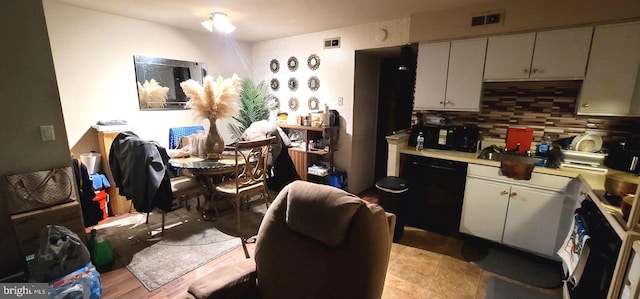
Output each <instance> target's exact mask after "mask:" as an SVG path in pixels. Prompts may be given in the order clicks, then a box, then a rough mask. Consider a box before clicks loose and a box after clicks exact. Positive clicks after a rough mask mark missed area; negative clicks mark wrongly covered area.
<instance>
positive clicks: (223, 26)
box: [200, 12, 236, 34]
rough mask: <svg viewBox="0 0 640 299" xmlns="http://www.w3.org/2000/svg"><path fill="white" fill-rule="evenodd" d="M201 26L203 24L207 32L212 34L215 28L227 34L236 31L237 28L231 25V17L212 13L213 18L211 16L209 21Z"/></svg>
mask: <svg viewBox="0 0 640 299" xmlns="http://www.w3.org/2000/svg"><path fill="white" fill-rule="evenodd" d="M200 24H202V26H203V27H204V28H207V30H209V31H211V32H213V28H214V27H215V28H216V30H218V31H220V32H224V33H227V34H228V33H231V32H233V31H234V30H236V26H233V24H231V21H229V17H227V14H225V13H222V12H214V13H212V14H211V16H209V19H207V20H205V21H202V22H201V23H200Z"/></svg>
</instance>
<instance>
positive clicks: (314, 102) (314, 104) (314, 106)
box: [308, 97, 320, 110]
mask: <svg viewBox="0 0 640 299" xmlns="http://www.w3.org/2000/svg"><path fill="white" fill-rule="evenodd" d="M308 105H309V110H318V109H320V100H318V98H316V97H310V98H309V103H308Z"/></svg>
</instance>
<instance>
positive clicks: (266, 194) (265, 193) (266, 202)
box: [262, 186, 271, 209]
mask: <svg viewBox="0 0 640 299" xmlns="http://www.w3.org/2000/svg"><path fill="white" fill-rule="evenodd" d="M262 196H263V197H262V198H264V205H265V206H266V207H267V209H268V208H269V202H270V201H271V198H270V196H269V189H267V186H265V188H264V190H262Z"/></svg>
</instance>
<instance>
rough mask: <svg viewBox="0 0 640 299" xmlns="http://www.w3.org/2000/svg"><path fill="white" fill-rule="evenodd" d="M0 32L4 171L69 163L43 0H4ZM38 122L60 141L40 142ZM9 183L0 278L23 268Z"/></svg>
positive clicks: (0, 226)
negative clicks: (11, 214)
mask: <svg viewBox="0 0 640 299" xmlns="http://www.w3.org/2000/svg"><path fill="white" fill-rule="evenodd" d="M0 36H2V47H0V60H1V61H2V62H0V65H1V66H2V67H0V82H2V84H0V101H2V103H3V106H4V108H3V109H0V128H1V130H2V140H3V146H2V147H0V176H3V177H4V176H5V175H8V174H15V173H25V172H31V171H36V170H43V169H51V168H57V167H64V166H69V165H71V159H70V158H69V148H68V146H67V136H66V134H65V124H64V119H63V118H62V108H61V107H60V98H59V96H58V89H57V86H56V76H55V73H54V69H53V61H52V59H51V49H50V48H49V40H48V39H47V27H46V24H45V21H44V12H43V9H42V3H41V1H40V0H15V1H0ZM40 125H52V126H53V128H54V130H55V137H56V140H55V141H42V140H41V139H40ZM6 188H7V186H6V183H5V180H4V179H2V180H0V236H2V237H0V252H2V254H1V255H0V264H1V265H2V267H1V268H0V278H4V277H6V276H8V275H12V274H14V273H17V272H19V271H21V270H23V269H22V267H23V263H22V262H20V254H19V253H18V248H17V240H16V238H15V234H14V230H13V225H12V223H11V221H10V218H9V213H8V211H7V209H6V202H7V200H8V199H7V198H8V195H7V194H8V193H7V192H8V191H7V190H6Z"/></svg>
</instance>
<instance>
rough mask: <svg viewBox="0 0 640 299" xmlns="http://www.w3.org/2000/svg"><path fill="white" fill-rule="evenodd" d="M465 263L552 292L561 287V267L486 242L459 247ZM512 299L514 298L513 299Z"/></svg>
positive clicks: (478, 241) (553, 262)
mask: <svg viewBox="0 0 640 299" xmlns="http://www.w3.org/2000/svg"><path fill="white" fill-rule="evenodd" d="M462 256H463V257H464V258H465V260H467V261H469V262H472V263H474V264H476V265H478V266H479V267H480V268H482V269H484V270H486V271H489V272H492V273H496V274H499V275H502V276H505V277H508V278H511V279H514V280H517V281H520V282H523V283H525V284H528V285H531V286H535V287H540V288H547V289H553V288H558V287H560V286H561V285H562V278H563V270H562V263H561V262H558V261H553V260H549V259H546V258H543V257H540V256H537V255H533V254H529V253H526V252H522V251H520V250H516V249H513V248H509V247H506V246H502V245H500V244H495V243H493V242H488V241H484V240H476V239H467V240H465V241H464V245H463V246H462ZM514 298H515V297H514Z"/></svg>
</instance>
